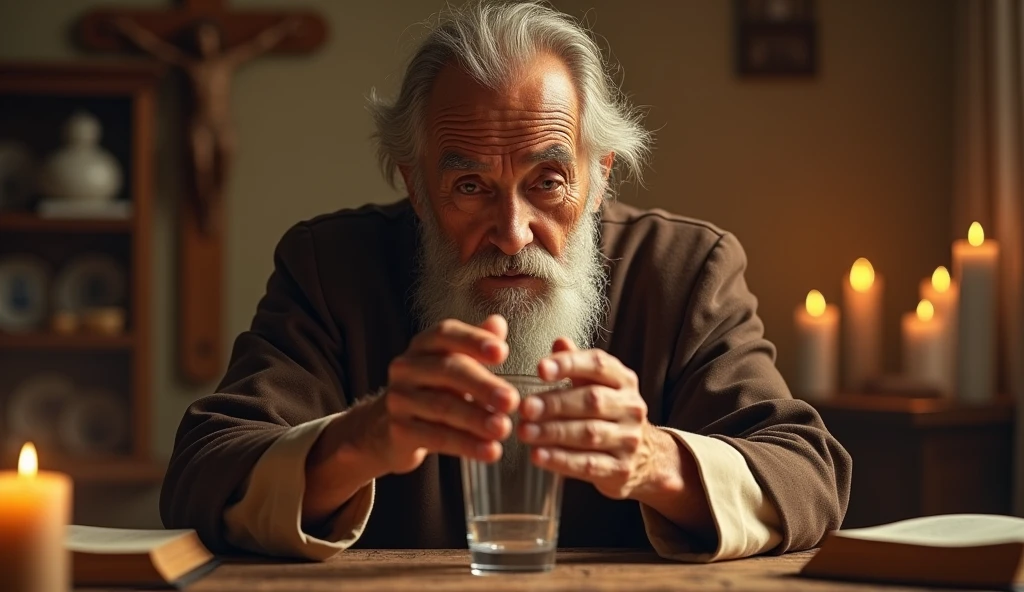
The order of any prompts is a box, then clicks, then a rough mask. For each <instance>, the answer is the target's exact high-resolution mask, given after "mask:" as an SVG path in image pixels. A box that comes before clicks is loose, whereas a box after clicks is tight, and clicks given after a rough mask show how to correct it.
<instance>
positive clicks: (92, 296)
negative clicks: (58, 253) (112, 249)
mask: <svg viewBox="0 0 1024 592" xmlns="http://www.w3.org/2000/svg"><path fill="white" fill-rule="evenodd" d="M126 284H127V280H126V279H125V271H124V267H122V266H121V264H120V263H118V262H117V260H115V259H114V258H113V257H109V256H107V255H100V254H98V253H91V254H88V255H81V256H79V257H76V258H74V259H72V260H71V261H70V262H69V263H68V264H67V265H66V266H65V267H64V268H63V269H61V271H60V273H59V274H57V280H56V282H54V303H55V305H56V307H57V308H58V309H59V310H65V311H70V312H79V311H81V310H83V309H87V308H100V307H105V306H119V305H121V304H122V303H123V301H124V297H125V286H126Z"/></svg>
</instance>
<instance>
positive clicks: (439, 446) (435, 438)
mask: <svg viewBox="0 0 1024 592" xmlns="http://www.w3.org/2000/svg"><path fill="white" fill-rule="evenodd" d="M391 429H392V431H393V437H396V438H398V439H400V440H404V441H405V442H406V443H411V446H410V447H415V448H426V449H427V450H429V451H430V452H436V453H438V454H447V455H449V456H459V457H466V458H472V459H474V460H480V461H484V462H494V461H496V460H498V459H499V458H501V443H500V442H495V441H493V440H481V439H480V438H476V437H474V436H471V435H469V434H467V433H465V432H462V431H459V430H456V429H454V428H451V427H448V426H443V425H440V424H436V423H430V422H427V421H422V420H419V419H414V418H407V419H402V420H395V421H393V422H392V423H391Z"/></svg>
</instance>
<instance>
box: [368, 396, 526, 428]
mask: <svg viewBox="0 0 1024 592" xmlns="http://www.w3.org/2000/svg"><path fill="white" fill-rule="evenodd" d="M387 407H388V411H389V412H390V413H391V414H392V415H396V416H399V417H414V418H417V419H422V420H425V421H429V422H432V423H437V424H442V425H447V426H449V427H452V428H455V429H458V430H462V431H464V432H467V433H469V434H472V435H473V436H476V437H477V438H480V439H483V440H504V439H505V438H507V437H508V435H509V434H510V433H511V431H512V420H511V419H509V417H508V416H507V415H505V414H503V413H490V412H488V411H487V410H485V409H484V408H483V407H481V406H479V405H477V404H475V403H471V402H469V401H467V400H466V399H464V398H463V397H460V396H458V395H455V394H453V393H451V392H448V391H438V390H431V389H417V390H412V391H409V392H401V391H397V390H391V391H389V392H388V394H387Z"/></svg>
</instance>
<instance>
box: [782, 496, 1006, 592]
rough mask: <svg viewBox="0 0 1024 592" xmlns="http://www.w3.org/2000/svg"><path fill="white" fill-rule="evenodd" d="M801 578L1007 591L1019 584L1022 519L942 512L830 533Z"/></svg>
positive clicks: (806, 566) (805, 567)
mask: <svg viewBox="0 0 1024 592" xmlns="http://www.w3.org/2000/svg"><path fill="white" fill-rule="evenodd" d="M801 574H802V575H805V576H810V577H817V578H835V579H848V580H866V581H876V582H891V583H903V584H920V585H940V586H957V587H966V586H969V587H979V588H1000V589H1004V590H1005V589H1013V588H1015V587H1018V586H1021V585H1022V584H1024V518H1016V517H1013V516H996V515H989V514H948V515H944V516H928V517H925V518H914V519H911V520H903V521H901V522H894V523H892V524H885V525H882V526H872V527H870V528H857V529H852V530H840V531H836V532H833V533H831V534H829V535H828V537H827V538H826V539H825V542H824V543H823V544H822V546H821V549H820V550H819V551H818V553H817V554H816V555H815V556H814V557H813V558H811V560H810V561H809V562H808V563H807V565H805V566H804V569H803V571H802V572H801Z"/></svg>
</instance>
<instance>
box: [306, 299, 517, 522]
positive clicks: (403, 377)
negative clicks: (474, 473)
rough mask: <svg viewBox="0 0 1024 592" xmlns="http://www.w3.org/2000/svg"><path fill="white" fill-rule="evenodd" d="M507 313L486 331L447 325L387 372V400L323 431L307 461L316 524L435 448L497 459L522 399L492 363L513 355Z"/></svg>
mask: <svg viewBox="0 0 1024 592" xmlns="http://www.w3.org/2000/svg"><path fill="white" fill-rule="evenodd" d="M507 332H508V325H507V324H506V322H505V319H504V318H502V317H500V316H491V317H488V318H487V320H485V321H484V322H483V323H481V324H480V326H479V327H474V326H472V325H468V324H466V323H462V322H459V321H453V320H449V321H443V322H442V323H440V324H439V325H437V326H436V327H434V328H432V329H428V330H427V331H424V332H423V333H420V334H419V335H417V336H416V337H415V338H414V339H413V341H412V343H411V344H410V345H409V349H408V350H407V351H406V352H405V353H403V354H402V355H400V356H398V357H397V358H395V359H394V360H393V361H392V362H391V365H390V367H389V368H388V387H387V389H386V391H385V393H384V395H383V396H381V397H378V398H376V399H374V400H372V401H371V402H369V403H365V404H360V405H356V406H355V407H353V408H352V409H350V410H349V412H348V413H345V414H343V415H340V416H338V417H337V418H336V419H334V420H333V421H331V423H330V424H329V425H328V426H327V427H325V428H324V430H323V432H321V434H320V437H319V438H318V439H317V441H316V444H314V445H313V448H312V449H311V450H310V452H309V455H308V456H307V457H306V491H305V495H304V497H303V504H302V516H303V522H304V523H305V524H314V523H317V522H318V521H320V520H323V519H324V518H326V517H327V516H328V515H330V514H331V513H333V512H334V511H335V510H336V509H337V508H338V507H340V506H341V505H342V504H343V503H344V502H345V501H346V500H348V499H349V498H350V497H352V495H353V494H355V492H356V491H358V490H359V488H361V487H362V486H363V485H365V484H366V483H367V482H368V481H370V480H371V479H374V478H377V477H380V476H383V475H386V474H389V473H406V472H409V471H412V470H413V469H415V468H416V467H418V466H420V464H421V463H422V462H423V459H424V458H425V457H426V456H427V454H429V453H431V452H437V453H441V454H449V455H452V456H463V457H468V458H474V459H479V460H482V461H487V462H492V461H495V460H497V459H499V458H501V440H504V439H505V438H507V437H508V435H509V434H510V433H511V432H512V420H511V419H510V418H509V416H508V414H509V413H510V412H511V411H512V410H513V409H516V408H517V407H518V406H519V393H518V392H517V391H516V389H515V388H514V387H512V385H510V384H509V383H508V382H506V381H505V380H503V379H501V378H499V377H497V376H495V375H494V374H493V373H492V372H491V371H490V370H488V369H487V368H486V365H494V364H500V363H501V362H503V361H504V360H505V358H506V357H508V343H506V341H505V337H506V334H507Z"/></svg>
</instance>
